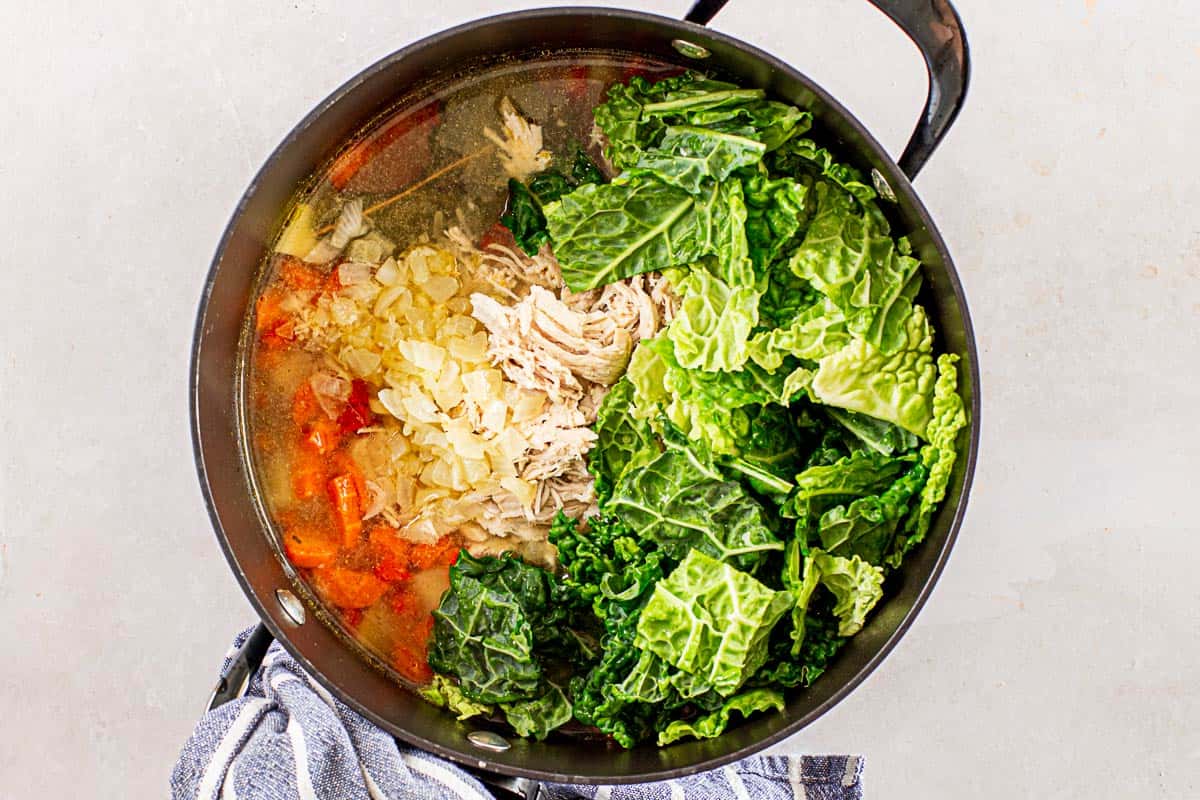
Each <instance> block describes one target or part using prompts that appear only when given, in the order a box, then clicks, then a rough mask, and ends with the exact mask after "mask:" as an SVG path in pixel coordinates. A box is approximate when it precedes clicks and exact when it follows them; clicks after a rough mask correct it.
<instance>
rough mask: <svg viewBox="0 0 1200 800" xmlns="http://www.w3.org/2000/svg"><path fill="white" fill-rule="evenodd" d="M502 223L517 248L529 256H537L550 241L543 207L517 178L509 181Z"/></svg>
mask: <svg viewBox="0 0 1200 800" xmlns="http://www.w3.org/2000/svg"><path fill="white" fill-rule="evenodd" d="M500 222H501V223H502V224H503V225H504V227H506V228H508V229H509V230H510V231H512V235H513V238H514V239H515V240H516V242H517V246H518V247H520V248H521V249H522V250H524V251H525V252H526V253H528V254H529V255H535V254H537V251H538V250H540V249H541V247H542V245H544V244H546V243H547V242H549V241H550V234H549V233H547V231H546V215H545V214H543V213H542V207H541V205H540V204H539V203H538V201H537V198H536V197H534V195H533V192H532V191H531V190H530V188H529V187H527V186H526V185H525V184H523V183H521V182H520V181H519V180H517V179H516V178H509V180H508V205H507V207H506V208H505V210H504V213H503V214H502V215H501V216H500Z"/></svg>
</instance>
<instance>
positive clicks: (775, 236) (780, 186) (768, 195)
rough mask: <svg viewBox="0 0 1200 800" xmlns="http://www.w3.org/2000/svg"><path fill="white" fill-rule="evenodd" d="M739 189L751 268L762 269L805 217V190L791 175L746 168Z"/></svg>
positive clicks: (786, 274) (785, 273) (787, 273)
mask: <svg viewBox="0 0 1200 800" xmlns="http://www.w3.org/2000/svg"><path fill="white" fill-rule="evenodd" d="M742 191H743V196H744V198H745V201H746V209H747V216H746V239H747V240H748V242H749V249H750V256H751V258H752V259H753V261H754V266H755V269H757V270H758V271H759V272H764V271H765V270H766V269H767V267H768V266H769V265H770V264H772V263H774V262H775V260H776V259H778V258H780V256H782V255H783V254H784V253H786V252H788V251H789V249H791V246H793V245H794V241H795V237H796V235H797V234H798V233H799V232H800V228H801V226H802V225H803V224H804V221H805V219H804V218H805V217H806V216H807V212H806V210H805V206H804V203H805V199H806V197H807V196H808V189H807V188H806V187H805V186H804V185H803V184H801V183H798V182H796V181H794V180H792V179H791V178H776V179H771V178H768V177H767V176H766V175H765V174H764V173H762V172H758V171H747V174H744V177H743V178H742ZM781 273H782V277H783V279H784V280H785V282H786V283H787V284H795V283H797V282H798V279H792V278H791V276H792V272H791V270H781ZM773 280H777V279H775V278H773ZM800 285H806V284H803V283H800ZM788 317H789V315H787V314H781V315H779V316H777V317H773V321H772V324H775V325H778V324H782V322H783V321H784V320H786V319H787V318H788Z"/></svg>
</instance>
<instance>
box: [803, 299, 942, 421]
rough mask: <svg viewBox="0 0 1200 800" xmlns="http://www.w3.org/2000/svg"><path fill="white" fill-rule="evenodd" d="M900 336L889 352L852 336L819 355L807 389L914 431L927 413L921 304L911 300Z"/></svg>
mask: <svg viewBox="0 0 1200 800" xmlns="http://www.w3.org/2000/svg"><path fill="white" fill-rule="evenodd" d="M903 333H904V339H903V341H902V342H901V344H900V346H899V347H898V348H897V349H896V350H895V351H893V352H892V353H890V354H888V353H884V352H883V351H881V350H878V349H877V348H875V347H874V346H873V345H871V344H870V343H869V342H867V341H866V340H865V339H859V338H855V339H852V340H851V341H850V343H849V344H847V345H846V346H845V347H843V348H842V349H840V350H838V351H836V352H834V353H831V354H829V355H827V356H825V357H824V358H822V359H821V361H820V364H819V367H818V369H817V374H816V375H815V376H814V377H813V379H812V384H811V387H810V391H811V393H812V396H813V399H815V400H817V401H818V402H821V403H824V404H826V405H830V406H836V407H838V408H845V409H847V410H849V411H856V412H858V413H860V414H866V415H867V416H870V417H875V418H877V419H882V420H886V421H887V422H891V423H893V424H895V425H899V426H900V427H901V428H904V429H905V430H907V431H910V432H912V433H915V434H916V435H918V436H921V437H924V436H925V427H926V425H928V424H929V419H930V417H931V416H932V413H933V412H932V408H931V405H932V400H933V397H932V395H933V383H934V379H935V377H936V374H937V370H936V368H935V367H934V364H933V334H932V332H931V331H930V329H929V323H928V321H927V320H926V318H925V310H924V309H923V308H921V307H920V306H913V311H912V313H911V314H910V315H909V317H908V319H907V320H906V321H905V324H904V327H903Z"/></svg>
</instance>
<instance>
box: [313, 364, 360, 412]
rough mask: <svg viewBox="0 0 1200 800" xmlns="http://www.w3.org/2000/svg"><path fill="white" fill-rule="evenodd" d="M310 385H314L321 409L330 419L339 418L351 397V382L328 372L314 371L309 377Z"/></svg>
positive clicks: (314, 391) (314, 392)
mask: <svg viewBox="0 0 1200 800" xmlns="http://www.w3.org/2000/svg"><path fill="white" fill-rule="evenodd" d="M308 385H309V386H311V387H312V390H313V394H315V395H316V397H317V405H319V406H321V410H322V411H324V412H325V414H326V415H327V416H328V417H329V418H330V419H337V417H338V415H339V414H341V413H342V407H343V406H344V405H345V404H346V400H347V399H349V397H350V383H349V382H348V381H346V380H344V379H342V378H339V377H337V376H336V375H330V374H329V373H328V372H314V373H313V376H312V377H311V378H309V379H308Z"/></svg>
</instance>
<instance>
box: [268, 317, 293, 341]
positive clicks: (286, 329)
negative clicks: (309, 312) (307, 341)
mask: <svg viewBox="0 0 1200 800" xmlns="http://www.w3.org/2000/svg"><path fill="white" fill-rule="evenodd" d="M271 333H273V334H275V335H276V336H278V337H279V338H280V339H283V340H285V341H288V342H294V341H295V340H296V321H295V320H293V319H290V318H289V319H285V320H284V321H283V322H281V323H279V324H278V325H276V326H275V329H274V330H272V331H271Z"/></svg>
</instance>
